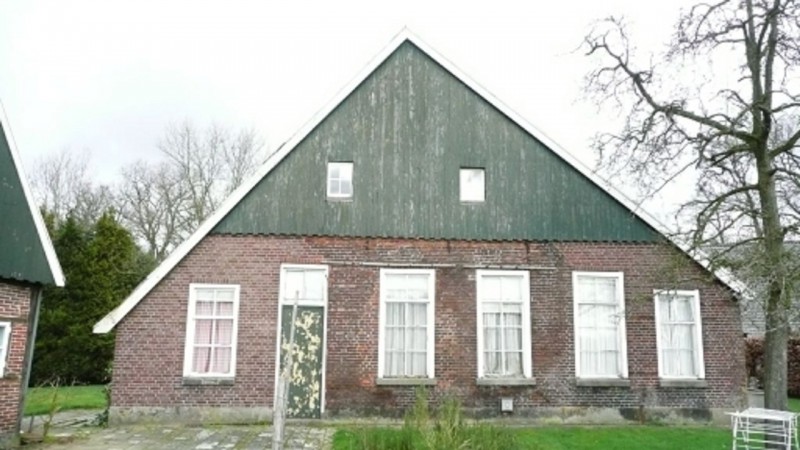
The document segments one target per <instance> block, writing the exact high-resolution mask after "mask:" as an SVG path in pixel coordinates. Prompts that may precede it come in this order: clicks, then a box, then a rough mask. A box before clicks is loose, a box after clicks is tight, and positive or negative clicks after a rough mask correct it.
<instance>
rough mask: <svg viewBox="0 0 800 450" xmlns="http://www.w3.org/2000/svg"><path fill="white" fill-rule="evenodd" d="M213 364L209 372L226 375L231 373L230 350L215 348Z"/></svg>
mask: <svg viewBox="0 0 800 450" xmlns="http://www.w3.org/2000/svg"><path fill="white" fill-rule="evenodd" d="M214 350H215V351H214V363H213V365H212V367H211V371H212V372H214V373H223V374H227V373H230V371H231V348H229V347H217V348H215V349H214Z"/></svg>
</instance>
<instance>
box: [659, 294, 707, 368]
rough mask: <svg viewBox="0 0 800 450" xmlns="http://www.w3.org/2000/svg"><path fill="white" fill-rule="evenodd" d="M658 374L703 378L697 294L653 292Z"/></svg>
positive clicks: (698, 298) (698, 297)
mask: <svg viewBox="0 0 800 450" xmlns="http://www.w3.org/2000/svg"><path fill="white" fill-rule="evenodd" d="M655 303H656V327H657V328H656V338H657V339H658V374H659V376H660V377H661V378H690V379H702V378H705V368H704V364H703V338H702V328H701V323H700V294H699V292H698V291H656V293H655Z"/></svg>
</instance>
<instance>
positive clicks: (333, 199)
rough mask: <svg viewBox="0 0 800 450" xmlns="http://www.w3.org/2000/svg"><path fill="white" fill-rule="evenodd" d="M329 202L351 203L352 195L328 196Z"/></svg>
mask: <svg viewBox="0 0 800 450" xmlns="http://www.w3.org/2000/svg"><path fill="white" fill-rule="evenodd" d="M328 201H329V202H331V203H353V197H328Z"/></svg>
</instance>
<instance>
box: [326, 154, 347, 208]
mask: <svg viewBox="0 0 800 450" xmlns="http://www.w3.org/2000/svg"><path fill="white" fill-rule="evenodd" d="M327 183H328V198H332V199H340V200H346V199H352V198H353V163H351V162H329V163H328V179H327Z"/></svg>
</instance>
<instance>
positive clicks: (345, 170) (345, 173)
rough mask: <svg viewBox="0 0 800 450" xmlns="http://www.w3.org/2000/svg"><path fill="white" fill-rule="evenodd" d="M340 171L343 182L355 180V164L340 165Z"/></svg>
mask: <svg viewBox="0 0 800 450" xmlns="http://www.w3.org/2000/svg"><path fill="white" fill-rule="evenodd" d="M339 169H340V172H339V173H340V175H339V176H340V178H341V179H342V180H348V181H350V180H352V179H353V163H339Z"/></svg>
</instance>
